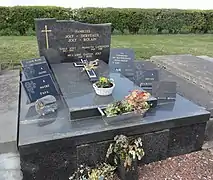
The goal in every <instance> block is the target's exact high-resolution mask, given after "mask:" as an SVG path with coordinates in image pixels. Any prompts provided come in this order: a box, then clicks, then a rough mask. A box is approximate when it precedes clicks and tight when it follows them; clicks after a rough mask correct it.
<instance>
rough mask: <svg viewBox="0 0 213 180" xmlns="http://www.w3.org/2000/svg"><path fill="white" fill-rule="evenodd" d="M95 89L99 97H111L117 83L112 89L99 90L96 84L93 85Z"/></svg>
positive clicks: (113, 84)
mask: <svg viewBox="0 0 213 180" xmlns="http://www.w3.org/2000/svg"><path fill="white" fill-rule="evenodd" d="M93 88H94V90H95V92H96V94H97V95H99V96H109V95H111V94H112V92H113V90H114V88H115V83H114V82H112V87H110V88H99V87H97V85H96V84H95V83H94V84H93Z"/></svg>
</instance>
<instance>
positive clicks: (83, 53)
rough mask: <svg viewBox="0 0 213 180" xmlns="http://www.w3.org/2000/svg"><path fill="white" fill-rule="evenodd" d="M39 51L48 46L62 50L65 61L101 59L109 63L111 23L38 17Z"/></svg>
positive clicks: (43, 50) (43, 53)
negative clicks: (91, 22) (90, 22)
mask: <svg viewBox="0 0 213 180" xmlns="http://www.w3.org/2000/svg"><path fill="white" fill-rule="evenodd" d="M35 25H36V35H37V40H38V47H39V53H40V55H41V56H43V55H45V51H46V49H49V48H52V49H55V50H57V51H59V52H60V54H61V55H62V56H63V58H62V59H63V61H67V62H74V61H79V60H80V59H82V58H83V59H84V58H86V59H89V60H94V59H101V60H103V61H105V62H106V63H108V61H109V51H110V44H111V24H110V23H108V24H88V23H82V22H77V21H73V20H56V19H54V18H50V19H47V18H43V19H35Z"/></svg>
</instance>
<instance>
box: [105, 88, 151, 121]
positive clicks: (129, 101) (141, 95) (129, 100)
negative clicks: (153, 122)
mask: <svg viewBox="0 0 213 180" xmlns="http://www.w3.org/2000/svg"><path fill="white" fill-rule="evenodd" d="M149 97H150V94H149V93H148V92H144V91H141V90H134V91H132V92H131V93H130V94H129V95H128V96H126V97H125V99H124V100H122V101H116V102H114V103H112V104H109V105H108V106H107V107H106V109H105V110H104V113H105V114H106V116H107V117H112V116H117V115H121V114H124V113H128V112H136V113H140V114H143V113H144V112H146V111H147V110H148V109H149V108H150V106H149V104H148V103H147V100H148V99H149Z"/></svg>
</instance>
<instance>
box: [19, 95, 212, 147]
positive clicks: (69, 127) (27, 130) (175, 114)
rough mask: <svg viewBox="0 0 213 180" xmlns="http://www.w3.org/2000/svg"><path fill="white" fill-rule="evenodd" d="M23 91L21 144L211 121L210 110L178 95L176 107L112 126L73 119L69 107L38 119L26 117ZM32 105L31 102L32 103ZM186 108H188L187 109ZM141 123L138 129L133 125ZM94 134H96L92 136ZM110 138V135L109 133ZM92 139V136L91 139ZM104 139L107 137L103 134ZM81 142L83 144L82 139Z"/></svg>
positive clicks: (100, 120) (146, 130) (92, 119)
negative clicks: (121, 130) (70, 116)
mask: <svg viewBox="0 0 213 180" xmlns="http://www.w3.org/2000/svg"><path fill="white" fill-rule="evenodd" d="M24 97H25V96H24V94H22V101H21V114H20V124H19V146H22V145H27V144H33V143H38V142H43V141H50V140H56V139H62V138H68V137H69V138H70V137H77V136H82V137H83V136H85V135H88V136H87V138H86V139H84V141H85V142H88V141H90V140H92V139H93V138H95V137H96V138H98V139H99V138H101V137H97V135H95V134H97V133H101V132H105V133H106V132H109V131H115V130H116V129H117V130H118V129H127V131H130V132H131V131H132V132H133V133H134V132H136V131H137V130H138V128H139V127H142V126H146V128H142V129H140V133H146V132H149V131H156V130H161V129H164V128H172V127H178V126H184V125H188V124H194V123H201V122H205V121H207V120H208V117H209V112H207V111H206V110H205V109H204V108H202V107H199V106H197V105H195V104H193V103H192V102H190V101H189V100H186V99H185V98H183V97H181V96H179V95H177V97H176V101H175V103H174V107H173V109H170V110H168V109H165V107H164V106H166V104H162V105H159V106H158V107H156V108H154V109H153V110H152V111H151V112H148V113H147V115H146V117H144V118H143V119H138V120H137V121H130V120H128V121H127V122H126V121H125V122H123V121H121V122H119V123H114V124H111V125H107V124H105V122H104V121H103V120H102V119H101V118H91V119H82V120H78V121H74V122H70V121H69V117H68V116H69V112H68V109H67V107H66V106H64V108H63V107H62V108H61V110H59V111H58V112H57V114H56V115H55V116H54V117H50V118H49V117H47V118H45V119H39V117H37V115H36V114H35V115H34V116H33V117H28V118H27V113H28V111H29V108H30V105H26V98H25V100H24ZM31 106H32V105H31ZM186 107H187V108H186ZM165 122H166V123H165ZM135 126H138V128H134V127H135ZM118 132H119V131H117V133H118ZM93 134H94V137H92V136H93ZM110 137H111V135H110ZM90 138H91V139H90ZM102 138H103V139H104V138H105V137H104V136H103V137H102ZM79 143H81V142H80V141H79Z"/></svg>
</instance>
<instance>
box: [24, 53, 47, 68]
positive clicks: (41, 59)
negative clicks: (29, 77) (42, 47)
mask: <svg viewBox="0 0 213 180" xmlns="http://www.w3.org/2000/svg"><path fill="white" fill-rule="evenodd" d="M46 62H47V61H46V59H45V57H44V56H41V57H39V58H33V59H26V60H22V61H21V66H22V67H23V68H24V67H26V66H32V65H34V64H38V63H46Z"/></svg>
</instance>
